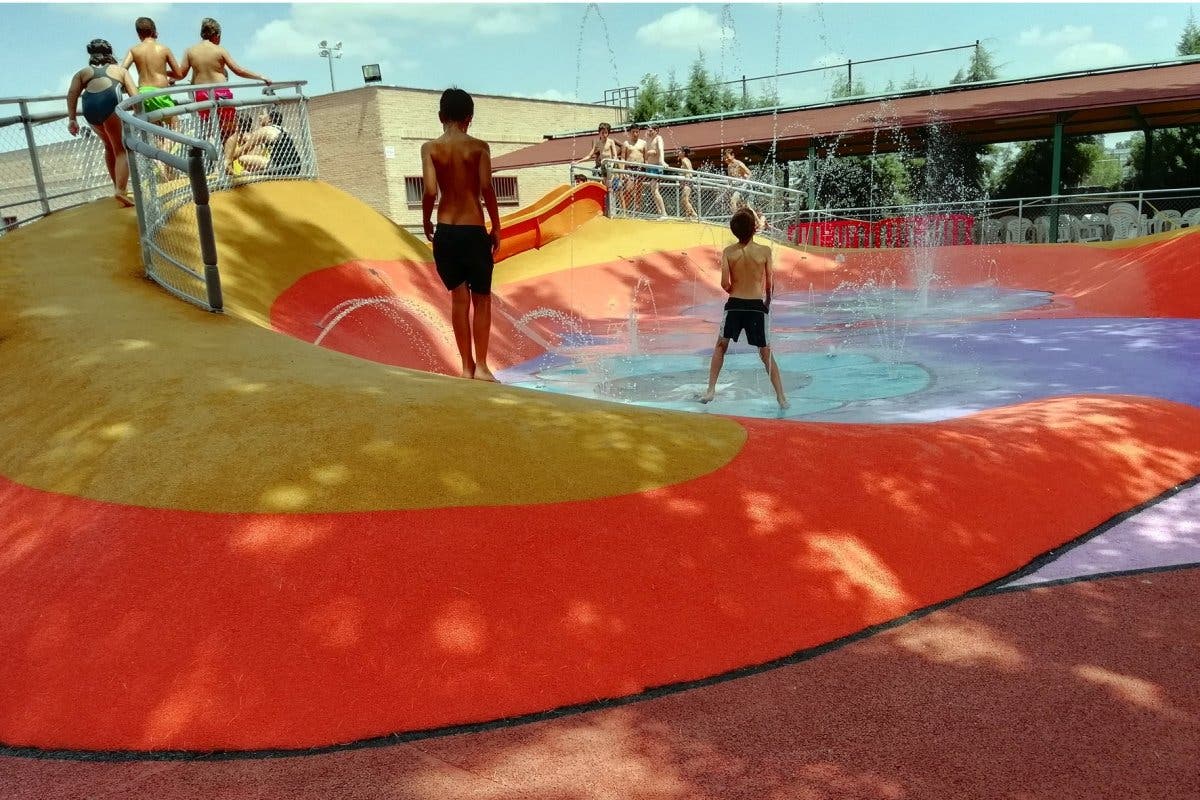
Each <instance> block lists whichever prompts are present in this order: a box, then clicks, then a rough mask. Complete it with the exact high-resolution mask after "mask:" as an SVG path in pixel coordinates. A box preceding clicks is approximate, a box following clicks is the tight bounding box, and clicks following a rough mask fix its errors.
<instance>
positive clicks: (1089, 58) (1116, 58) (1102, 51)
mask: <svg viewBox="0 0 1200 800" xmlns="http://www.w3.org/2000/svg"><path fill="white" fill-rule="evenodd" d="M1129 61H1130V58H1129V51H1128V50H1126V49H1125V48H1124V47H1122V46H1121V45H1119V44H1112V43H1110V42H1084V43H1082V44H1073V45H1071V46H1070V47H1068V48H1066V49H1065V50H1063V51H1062V52H1061V53H1059V54H1058V55H1057V56H1055V57H1054V63H1055V64H1057V65H1058V66H1060V67H1063V68H1064V69H1089V68H1094V67H1111V66H1114V65H1117V64H1128V63H1129Z"/></svg>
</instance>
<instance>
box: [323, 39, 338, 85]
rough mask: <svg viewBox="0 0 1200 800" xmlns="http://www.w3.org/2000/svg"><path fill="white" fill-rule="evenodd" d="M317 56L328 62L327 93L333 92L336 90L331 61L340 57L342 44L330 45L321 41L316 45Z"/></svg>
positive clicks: (325, 41)
mask: <svg viewBox="0 0 1200 800" xmlns="http://www.w3.org/2000/svg"><path fill="white" fill-rule="evenodd" d="M317 47H318V48H319V49H318V50H317V55H319V56H320V57H321V58H323V59H325V60H326V61H328V62H329V91H331V92H335V91H337V89H336V88H335V87H334V85H333V60H334V59H335V58H341V57H342V43H341V42H338V43H337V44H332V45H331V44H330V43H329V42H328V41H327V40H325V39H322V40H321V41H320V43H319V44H318V45H317Z"/></svg>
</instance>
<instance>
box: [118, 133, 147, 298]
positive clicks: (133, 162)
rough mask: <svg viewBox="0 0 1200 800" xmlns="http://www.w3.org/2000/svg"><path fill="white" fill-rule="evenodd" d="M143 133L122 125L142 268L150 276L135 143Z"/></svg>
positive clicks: (140, 181) (143, 208)
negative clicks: (131, 184)
mask: <svg viewBox="0 0 1200 800" xmlns="http://www.w3.org/2000/svg"><path fill="white" fill-rule="evenodd" d="M139 136H141V134H140V133H139V132H138V131H136V130H134V129H132V128H130V127H128V126H126V125H122V126H121V139H122V144H124V145H125V150H126V154H127V155H128V157H129V180H130V181H131V182H132V183H133V198H134V203H133V205H134V208H135V209H137V221H138V247H139V248H140V249H141V251H142V269H143V270H145V273H146V276H147V277H149V276H150V250H149V248H148V247H146V239H147V237H146V203H145V200H146V198H144V197H143V196H142V174H141V169H140V168H139V167H138V154H137V150H136V148H135V146H134V144H133V141H134V139H136V138H138V137H139Z"/></svg>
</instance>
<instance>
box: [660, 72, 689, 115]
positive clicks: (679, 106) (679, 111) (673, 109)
mask: <svg viewBox="0 0 1200 800" xmlns="http://www.w3.org/2000/svg"><path fill="white" fill-rule="evenodd" d="M663 116H664V117H666V118H667V119H677V118H679V117H682V116H684V111H683V88H682V87H681V86H680V85H679V81H678V80H677V79H676V78H675V70H671V71H670V72H668V73H667V88H666V89H665V90H664V91H663Z"/></svg>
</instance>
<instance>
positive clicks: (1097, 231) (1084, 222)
mask: <svg viewBox="0 0 1200 800" xmlns="http://www.w3.org/2000/svg"><path fill="white" fill-rule="evenodd" d="M1107 224H1108V215H1106V214H1084V215H1083V216H1082V217H1080V218H1079V219H1072V220H1071V239H1072V240H1074V241H1076V242H1099V241H1102V240H1103V239H1104V229H1105V226H1106V225H1107Z"/></svg>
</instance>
